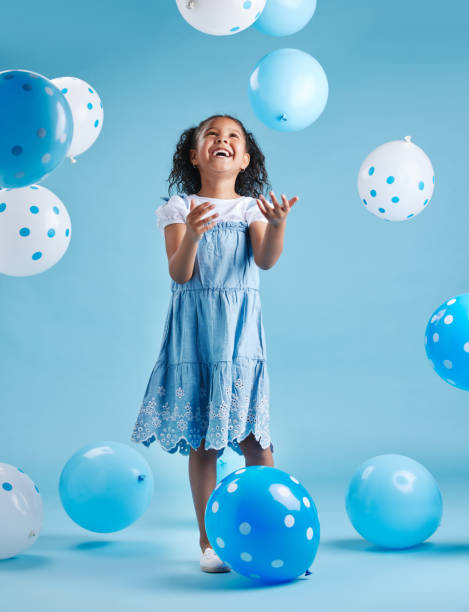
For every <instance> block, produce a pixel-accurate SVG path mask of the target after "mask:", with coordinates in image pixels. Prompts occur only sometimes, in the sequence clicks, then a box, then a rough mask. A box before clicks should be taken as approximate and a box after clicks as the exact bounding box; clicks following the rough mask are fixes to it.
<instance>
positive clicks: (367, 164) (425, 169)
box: [358, 136, 435, 221]
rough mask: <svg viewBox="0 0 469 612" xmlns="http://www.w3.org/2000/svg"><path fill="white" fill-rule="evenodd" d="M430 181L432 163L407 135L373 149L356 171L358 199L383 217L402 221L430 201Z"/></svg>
mask: <svg viewBox="0 0 469 612" xmlns="http://www.w3.org/2000/svg"><path fill="white" fill-rule="evenodd" d="M434 184H435V176H434V172H433V167H432V163H431V161H430V160H429V158H428V157H427V155H426V154H425V153H424V151H422V149H421V148H420V147H418V146H417V145H415V144H414V143H413V142H411V141H410V136H406V138H405V139H404V140H393V141H391V142H386V143H385V144H383V145H381V146H380V147H378V148H377V149H375V150H374V151H373V152H372V153H370V154H369V155H368V157H367V158H366V159H365V161H364V162H363V164H362V165H361V168H360V171H359V173H358V193H359V194H360V198H361V201H362V203H363V204H364V206H365V207H366V208H367V210H369V211H370V212H371V213H373V214H374V215H376V216H377V217H380V218H381V219H386V220H387V221H406V220H407V219H412V217H415V216H416V215H418V214H419V213H421V212H422V210H423V209H424V208H425V207H426V206H427V204H428V203H429V202H430V199H431V197H432V195H433V188H434Z"/></svg>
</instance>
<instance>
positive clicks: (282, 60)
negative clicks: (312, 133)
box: [249, 49, 329, 132]
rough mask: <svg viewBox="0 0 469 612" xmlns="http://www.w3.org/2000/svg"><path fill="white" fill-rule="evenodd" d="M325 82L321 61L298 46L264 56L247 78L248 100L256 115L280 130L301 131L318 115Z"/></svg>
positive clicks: (323, 100)
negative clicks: (297, 47)
mask: <svg viewBox="0 0 469 612" xmlns="http://www.w3.org/2000/svg"><path fill="white" fill-rule="evenodd" d="M328 95H329V85H328V81H327V77H326V73H325V72H324V70H323V68H322V66H321V64H320V63H319V62H318V61H317V60H316V59H314V57H312V56H311V55H309V54H308V53H305V52H304V51H300V50H298V49H277V50H276V51H272V52H271V53H269V54H268V55H266V56H264V57H263V58H262V59H261V60H260V61H259V62H258V63H257V65H256V67H255V68H254V70H253V72H252V74H251V76H250V78H249V100H250V102H251V106H252V108H253V110H254V112H255V114H256V115H257V117H258V118H259V119H260V120H261V121H262V122H263V123H265V125H267V126H268V127H270V128H272V129H274V130H278V131H280V132H293V131H297V130H302V129H304V128H305V127H307V126H308V125H310V124H311V123H313V122H314V121H316V119H317V118H318V117H319V116H320V115H321V113H322V112H323V110H324V108H325V106H326V103H327V98H328Z"/></svg>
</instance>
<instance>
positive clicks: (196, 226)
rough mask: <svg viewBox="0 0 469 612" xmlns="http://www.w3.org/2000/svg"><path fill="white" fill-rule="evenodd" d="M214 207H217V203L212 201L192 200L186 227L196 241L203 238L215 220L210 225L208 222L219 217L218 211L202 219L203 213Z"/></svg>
mask: <svg viewBox="0 0 469 612" xmlns="http://www.w3.org/2000/svg"><path fill="white" fill-rule="evenodd" d="M212 208H215V204H211V203H210V202H202V204H196V203H195V200H191V207H190V212H189V213H188V214H187V217H186V228H187V231H188V232H189V236H190V237H191V238H192V240H193V241H194V242H199V240H200V239H201V238H202V234H203V233H204V232H206V231H207V230H209V229H211V228H212V227H213V226H214V225H215V222H213V223H210V224H208V225H207V222H208V221H210V220H211V219H215V218H216V217H218V213H215V214H213V215H211V216H209V217H204V218H203V219H202V215H203V214H205V213H206V212H209V211H210V210H212Z"/></svg>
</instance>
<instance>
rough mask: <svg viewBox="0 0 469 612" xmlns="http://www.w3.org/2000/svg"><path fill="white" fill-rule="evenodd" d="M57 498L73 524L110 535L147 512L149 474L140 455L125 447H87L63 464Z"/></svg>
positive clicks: (101, 444)
mask: <svg viewBox="0 0 469 612" xmlns="http://www.w3.org/2000/svg"><path fill="white" fill-rule="evenodd" d="M59 494H60V499H61V501H62V504H63V507H64V509H65V511H66V513H67V514H68V515H69V517H70V518H71V519H72V520H73V521H75V523H77V524H78V525H80V526H81V527H84V528H85V529H89V530H90V531H95V532H98V533H111V532H113V531H119V530H120V529H124V528H125V527H127V526H128V525H131V524H132V523H133V522H134V521H136V520H137V519H138V518H139V517H140V516H141V515H142V514H143V513H144V512H145V510H146V509H147V508H148V506H149V504H150V502H151V499H152V496H153V473H152V471H151V469H150V466H149V465H148V463H147V461H146V460H145V459H144V458H143V457H142V455H141V454H140V453H138V452H137V451H136V450H134V449H132V448H129V447H128V446H126V445H125V444H121V443H120V442H98V443H97V444H88V445H87V446H84V447H83V448H80V449H79V450H78V451H77V452H76V453H75V454H74V455H72V456H71V457H70V459H69V460H68V461H67V463H66V464H65V466H64V468H63V470H62V473H61V475H60V482H59Z"/></svg>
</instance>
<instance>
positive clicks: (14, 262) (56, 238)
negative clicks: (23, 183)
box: [0, 185, 72, 276]
mask: <svg viewBox="0 0 469 612" xmlns="http://www.w3.org/2000/svg"><path fill="white" fill-rule="evenodd" d="M71 228H72V226H71V222H70V217H69V214H68V212H67V209H66V208H65V206H64V205H63V203H62V202H61V201H60V199H59V198H58V197H57V196H56V195H55V194H54V193H52V191H50V190H49V189H46V188H45V187H41V186H40V185H31V186H30V187H21V188H19V189H0V273H1V274H6V275H8V276H32V275H34V274H39V273H40V272H44V270H47V269H49V268H51V267H52V266H53V265H55V264H56V263H57V262H58V261H59V259H61V258H62V256H63V255H64V253H65V251H66V250H67V248H68V245H69V243H70V237H71V231H72V229H71Z"/></svg>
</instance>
